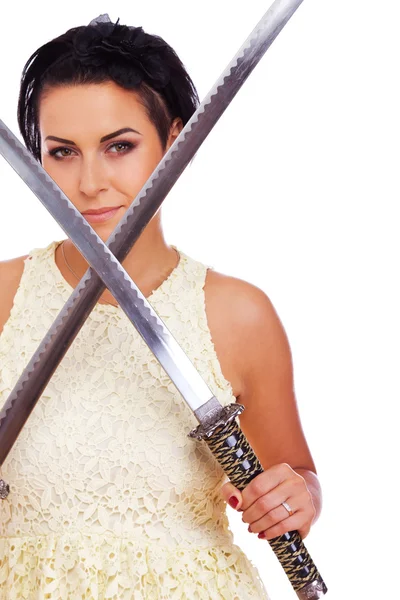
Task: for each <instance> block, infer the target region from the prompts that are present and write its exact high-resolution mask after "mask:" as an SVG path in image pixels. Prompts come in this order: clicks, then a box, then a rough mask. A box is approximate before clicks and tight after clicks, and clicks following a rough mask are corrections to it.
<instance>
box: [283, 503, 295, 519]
mask: <svg viewBox="0 0 400 600" xmlns="http://www.w3.org/2000/svg"><path fill="white" fill-rule="evenodd" d="M281 504H282V506H283V508H286V510H287V511H288V513H289V517H291V516H292V514H293V510H292V509H291V507H290V506H289V504H288V503H287V502H281Z"/></svg>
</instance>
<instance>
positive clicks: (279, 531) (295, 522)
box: [258, 511, 309, 540]
mask: <svg viewBox="0 0 400 600" xmlns="http://www.w3.org/2000/svg"><path fill="white" fill-rule="evenodd" d="M301 513H302V511H298V512H297V513H296V514H294V515H293V516H292V517H288V518H287V519H284V520H283V521H280V522H279V523H276V524H275V525H273V526H272V527H269V528H268V529H266V530H264V531H263V532H260V533H259V534H258V537H259V538H261V539H266V540H272V539H274V538H276V537H279V536H281V535H284V534H285V533H288V532H289V531H298V532H299V534H300V536H301V537H303V535H302V534H303V533H304V532H306V535H307V533H308V531H309V528H308V527H307V525H306V524H305V522H304V517H303V516H302V514H301ZM307 529H308V531H307Z"/></svg>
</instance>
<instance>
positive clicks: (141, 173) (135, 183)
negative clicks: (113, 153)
mask: <svg viewBox="0 0 400 600" xmlns="http://www.w3.org/2000/svg"><path fill="white" fill-rule="evenodd" d="M162 157H163V153H162V152H161V151H157V152H155V151H154V149H150V148H143V149H140V151H139V150H137V151H135V150H134V151H133V152H131V153H130V154H128V155H127V156H126V157H124V158H122V159H111V160H110V161H109V166H110V172H112V174H113V176H112V179H113V186H114V187H116V188H117V189H120V190H121V191H122V190H123V189H125V190H128V191H129V195H130V196H131V197H134V196H136V194H137V193H138V192H139V191H140V189H141V188H142V187H143V186H144V184H145V183H146V181H147V180H148V178H149V177H150V175H151V174H152V172H153V171H154V169H155V168H156V167H157V165H158V163H159V162H160V160H161V159H162ZM110 163H111V165H110Z"/></svg>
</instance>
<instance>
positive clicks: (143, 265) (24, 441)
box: [0, 19, 321, 600]
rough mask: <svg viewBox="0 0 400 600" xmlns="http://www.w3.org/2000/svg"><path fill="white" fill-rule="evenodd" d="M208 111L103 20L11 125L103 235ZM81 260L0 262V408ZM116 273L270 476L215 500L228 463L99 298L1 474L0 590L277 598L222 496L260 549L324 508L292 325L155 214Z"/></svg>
mask: <svg viewBox="0 0 400 600" xmlns="http://www.w3.org/2000/svg"><path fill="white" fill-rule="evenodd" d="M197 104H198V98H197V93H196V90H195V88H194V86H193V83H192V81H191V79H190V77H189V76H188V74H187V73H186V71H185V69H184V67H183V65H182V63H181V62H180V60H179V58H178V57H177V56H176V54H175V52H174V51H173V50H172V49H171V48H170V47H169V46H168V45H167V44H166V43H165V42H164V41H163V40H161V39H160V38H158V37H156V36H151V35H148V34H145V33H144V32H143V31H142V29H141V28H130V27H126V26H121V25H119V24H118V23H117V24H113V23H111V22H107V20H106V19H99V20H95V21H93V22H92V23H91V24H90V25H89V26H87V27H78V28H76V29H72V30H70V31H68V32H66V33H65V34H64V35H62V36H60V37H59V38H56V39H55V40H52V41H51V42H49V43H48V44H45V45H44V46H43V47H41V48H40V49H39V50H37V52H35V53H34V55H33V56H32V57H31V58H30V59H29V61H28V62H27V64H26V66H25V69H24V73H23V77H22V82H21V91H20V98H19V107H18V117H19V125H20V129H21V133H22V135H23V137H24V140H25V143H26V145H27V148H28V149H29V150H30V151H31V152H32V154H33V155H34V156H35V157H36V158H37V159H38V160H40V161H41V162H42V164H43V167H44V168H45V169H46V171H47V172H48V173H49V175H50V176H51V177H52V178H53V179H54V180H55V181H56V182H57V184H58V185H59V186H60V187H61V188H62V190H63V191H64V192H65V193H66V195H67V196H68V197H69V198H70V200H71V201H72V202H73V204H74V205H75V206H76V208H77V209H78V210H79V211H80V212H81V213H82V214H83V215H84V217H85V218H86V219H87V221H88V222H89V223H90V224H91V226H92V227H93V228H94V229H95V231H96V232H97V233H98V235H99V236H100V237H101V238H102V239H103V240H104V241H105V240H107V238H108V237H109V235H110V234H111V232H112V231H113V229H114V228H115V226H116V225H117V223H118V221H119V220H120V219H121V217H122V216H123V214H124V212H125V211H126V210H127V209H128V207H129V205H130V203H131V202H132V199H133V198H135V196H136V195H137V193H138V192H139V190H140V189H141V187H142V186H143V184H144V183H145V181H146V180H147V179H148V177H149V176H150V174H151V173H152V171H153V170H154V168H155V167H156V165H157V164H158V162H159V161H160V159H161V158H162V156H163V155H164V153H165V152H166V151H167V150H168V148H169V147H170V146H171V145H172V144H173V142H174V141H175V139H176V138H177V136H178V135H179V132H180V130H181V129H182V127H183V126H184V124H185V123H186V122H187V121H188V120H189V118H190V116H191V115H192V113H193V112H194V110H195V109H196V106H197ZM87 266H88V265H87V263H86V261H85V260H84V258H83V257H82V255H81V254H80V253H79V251H78V250H77V249H76V248H75V246H74V245H73V243H72V242H71V241H70V240H68V239H67V240H64V241H62V242H52V243H51V244H49V246H47V247H46V248H41V249H35V250H33V251H31V252H30V253H29V255H27V256H24V257H19V258H16V259H13V260H10V261H6V262H3V263H0V279H1V283H2V285H1V292H0V330H2V334H1V337H0V384H1V386H0V400H1V404H2V403H3V402H4V401H5V400H6V398H7V396H8V394H9V393H10V391H11V389H12V388H13V385H14V384H15V382H16V380H17V379H18V376H19V375H20V373H21V371H22V370H23V368H24V367H25V366H26V364H27V362H28V361H29V359H30V357H31V356H32V354H33V353H34V351H35V350H36V348H37V345H38V344H39V342H40V341H41V339H42V338H43V337H44V335H45V333H46V332H47V330H48V328H49V327H50V325H51V323H52V322H53V320H54V319H55V317H56V316H57V314H58V312H59V311H60V310H61V309H62V307H63V305H64V303H65V302H66V301H67V299H68V297H69V295H70V293H71V292H72V289H73V288H74V287H75V286H76V285H77V283H78V282H79V280H80V278H81V277H82V275H83V274H84V272H85V271H86V269H87ZM124 267H125V269H126V270H127V272H128V273H129V275H130V276H131V277H132V279H133V280H134V281H135V283H136V284H137V285H138V287H139V288H140V289H141V291H142V292H143V293H144V295H145V296H146V297H148V298H149V300H150V302H151V304H152V305H153V307H154V308H155V310H156V311H157V313H158V314H159V315H160V317H161V318H162V319H163V320H164V321H165V323H166V325H167V326H168V328H169V329H170V330H171V332H172V334H173V335H174V336H175V337H176V339H177V340H178V342H179V343H180V344H181V346H182V347H183V349H184V350H185V352H186V353H187V354H188V356H189V357H190V358H191V360H192V362H193V363H194V365H195V366H196V368H197V369H198V371H199V372H200V373H201V375H202V376H203V377H204V379H205V380H206V381H207V383H208V385H209V386H210V388H211V389H212V390H213V392H214V393H215V395H216V396H217V398H218V399H219V400H220V401H221V403H222V404H228V403H230V402H233V401H235V400H236V399H238V400H239V401H240V402H241V403H242V404H244V405H245V408H246V410H245V411H244V413H243V415H242V416H241V419H240V422H241V427H242V429H243V431H244V433H245V435H246V436H247V438H248V440H249V442H250V444H251V445H252V447H253V448H254V450H255V452H256V454H257V455H258V457H259V459H260V461H261V463H262V465H263V467H264V469H265V472H264V473H263V474H261V475H259V476H258V477H256V478H255V479H254V480H253V481H252V482H251V483H250V484H249V485H248V486H247V487H246V489H245V490H244V491H243V492H242V493H240V492H239V490H237V489H236V488H235V487H234V486H233V485H231V484H230V483H226V484H225V485H223V486H222V489H221V484H222V482H223V479H224V475H223V472H222V470H221V468H220V467H219V465H218V464H217V463H216V461H215V459H214V458H213V456H212V455H211V454H210V452H209V451H208V449H207V448H206V447H204V446H203V445H202V444H197V443H194V442H193V441H192V440H190V439H188V438H187V434H188V432H189V431H190V429H192V428H193V426H195V425H196V422H195V419H194V417H193V415H192V413H191V412H190V410H189V409H188V408H187V407H186V405H185V403H184V402H183V401H182V399H181V397H180V396H179V394H178V392H177V391H176V389H175V387H174V385H173V384H172V383H171V382H170V380H169V379H168V377H167V376H166V374H165V373H164V371H163V370H162V368H161V367H160V365H159V364H158V363H157V361H156V360H155V358H154V357H153V355H152V354H151V352H150V351H149V350H148V348H147V347H146V345H145V344H144V342H143V341H142V339H141V338H140V336H139V335H138V334H137V333H136V331H135V330H134V328H133V327H132V325H131V324H130V322H129V321H128V319H127V317H126V316H125V315H124V313H123V312H122V310H121V309H120V308H119V307H118V305H117V303H116V301H115V299H114V297H113V296H112V294H111V293H110V292H109V291H108V290H106V291H105V292H104V293H103V294H102V296H101V299H100V300H99V302H98V304H97V305H96V307H95V309H94V310H93V311H92V313H91V314H90V316H89V318H88V319H87V321H86V323H85V325H84V326H83V328H82V329H81V331H80V333H79V334H78V336H77V338H76V339H75V341H74V343H73V344H72V346H71V347H70V349H69V350H68V352H67V354H66V355H65V358H64V359H63V361H62V363H61V364H60V365H59V367H58V369H57V371H56V373H55V374H54V376H53V378H52V380H51V381H50V382H49V384H48V386H47V388H46V390H45V392H44V394H43V395H42V397H41V399H40V401H39V402H38V404H37V406H36V408H35V410H34V412H33V414H32V415H31V417H30V418H29V420H28V422H27V424H26V425H25V428H24V430H23V432H22V433H21V435H20V437H19V438H18V441H17V442H16V444H15V446H14V447H13V449H12V451H11V452H10V454H9V456H8V457H7V460H6V461H5V463H4V465H3V468H2V473H1V476H2V477H3V478H4V479H5V480H6V481H7V482H8V483H9V484H10V486H11V487H12V493H10V496H9V498H8V499H7V500H6V501H4V502H2V503H1V505H0V519H1V549H0V574H1V578H0V590H1V591H2V597H6V598H29V599H31V598H52V599H58V598H59V599H63V600H64V599H66V598H71V599H77V598H82V599H83V598H85V599H89V598H96V599H97V598H115V599H119V600H120V599H125V598H126V599H127V598H135V599H136V598H146V599H147V598H150V599H151V598H165V599H166V598H168V599H169V598H179V599H184V598H193V599H194V598H215V599H218V598H229V599H230V600H231V599H233V598H236V599H240V600H244V599H247V598H249V599H250V598H267V593H266V591H265V589H264V587H263V585H262V583H261V581H260V580H259V577H258V574H257V572H256V570H255V569H254V567H253V566H252V565H251V564H250V562H249V561H248V560H247V559H246V557H245V556H244V554H243V552H242V551H241V550H240V549H239V548H238V547H237V546H235V545H233V543H232V535H231V532H230V531H229V528H228V522H227V518H226V515H225V501H227V502H229V504H230V505H231V506H232V507H233V508H236V509H237V510H240V511H242V518H243V521H244V522H245V523H247V524H249V531H251V532H253V533H255V534H257V535H258V537H260V538H264V539H267V540H268V539H272V538H274V537H277V536H279V535H281V534H282V533H285V532H286V531H291V530H294V529H297V530H298V531H299V532H300V534H301V535H302V536H303V537H305V536H306V535H307V534H308V532H309V530H310V527H311V525H312V523H313V522H314V521H315V520H316V518H317V517H318V514H319V512H320V505H321V494H320V487H319V483H318V478H317V476H316V473H315V465H314V462H313V460H312V457H311V454H310V451H309V449H308V446H307V443H306V440H305V438H304V435H303V432H302V428H301V424H300V420H299V416H298V412H297V408H296V400H295V395H294V391H293V373H292V363H291V354H290V348H289V344H288V341H287V337H286V334H285V332H284V329H283V327H282V324H281V322H280V320H279V318H278V316H277V313H276V311H275V309H274V307H273V306H272V304H271V302H270V300H269V299H268V297H267V296H266V295H265V294H264V293H263V292H262V291H261V290H259V289H258V288H256V287H254V286H252V285H250V284H249V283H246V282H244V281H241V280H239V279H235V278H232V277H227V276H224V275H222V274H220V273H217V272H215V271H213V270H211V269H208V268H207V267H206V266H204V265H203V264H202V263H199V262H197V261H195V260H193V259H191V258H189V257H188V256H187V255H185V254H184V253H183V252H181V251H178V250H177V249H176V248H175V247H173V246H169V245H168V244H167V243H166V241H165V239H164V236H163V231H162V225H161V213H160V211H159V212H158V213H157V214H156V215H155V216H154V218H153V219H152V220H151V222H150V223H149V224H148V226H147V227H146V229H145V230H144V232H143V233H142V235H141V237H140V238H139V240H138V241H137V243H136V244H135V246H134V247H133V249H132V250H131V252H130V253H129V255H128V257H127V258H126V260H125V261H124Z"/></svg>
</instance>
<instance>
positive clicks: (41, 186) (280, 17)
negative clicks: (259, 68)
mask: <svg viewBox="0 0 400 600" xmlns="http://www.w3.org/2000/svg"><path fill="white" fill-rule="evenodd" d="M301 3H302V0H275V2H274V4H273V5H272V6H271V7H270V9H269V10H268V11H267V13H266V14H265V15H264V17H263V18H262V19H261V21H260V22H259V23H258V25H257V26H256V28H255V29H254V30H253V32H252V33H251V34H250V36H249V38H248V39H247V40H246V42H245V43H244V44H243V46H242V47H241V48H240V49H239V51H238V53H237V54H236V55H235V57H234V58H233V60H232V61H231V62H230V64H229V65H228V67H227V68H226V69H225V71H224V72H223V74H222V75H221V77H220V78H219V79H218V81H217V82H216V84H215V85H214V86H213V88H212V90H211V91H210V92H209V94H208V95H207V96H206V98H205V100H204V101H203V102H202V103H201V105H200V106H199V108H198V109H197V111H196V112H195V113H194V115H193V116H192V118H191V119H190V121H189V122H188V123H187V125H186V126H185V128H184V129H183V130H182V132H181V134H180V136H179V137H178V139H177V140H176V142H175V144H174V145H173V146H172V147H171V148H170V150H169V151H168V152H167V153H166V155H165V156H164V158H163V159H162V161H161V162H160V163H159V165H158V167H157V168H156V169H155V171H154V172H153V174H152V175H151V177H150V178H149V180H148V181H147V183H146V184H145V185H144V187H143V188H142V190H141V191H140V192H139V194H138V196H137V197H136V198H135V200H134V202H133V203H132V205H131V206H130V208H129V210H128V211H127V212H126V214H125V216H124V218H123V219H122V220H121V221H120V223H119V224H118V226H117V228H116V229H115V231H114V232H113V234H112V235H111V236H110V238H109V240H108V241H107V243H108V245H109V248H108V247H107V245H105V244H104V243H103V241H102V240H101V239H100V238H99V237H98V236H97V234H96V233H95V232H94V230H93V229H92V228H91V227H90V225H89V224H88V223H87V221H86V220H85V219H84V218H83V217H82V215H81V214H80V213H79V212H78V211H77V210H76V209H75V207H74V206H73V204H72V203H71V202H70V201H69V200H68V198H67V197H66V196H65V194H64V193H63V192H62V191H61V190H60V188H58V186H57V185H56V184H55V182H54V181H53V180H52V179H51V178H50V177H49V176H48V175H47V173H46V172H45V171H44V170H43V169H42V167H41V166H40V164H39V163H38V162H37V161H35V160H34V159H33V157H32V156H31V154H30V153H29V152H28V151H27V150H26V149H25V148H24V146H23V145H22V144H21V143H20V142H19V141H18V140H17V138H16V137H15V136H14V135H13V134H12V133H11V131H10V130H9V129H8V128H7V127H6V126H5V125H4V123H3V122H2V121H0V153H1V154H2V155H3V157H4V158H5V159H6V160H7V162H9V164H10V165H11V166H12V167H13V168H14V169H15V171H16V172H17V173H18V175H19V176H20V177H21V178H22V179H23V180H24V181H25V183H26V184H27V185H28V186H29V187H30V188H31V189H32V191H33V192H34V193H35V195H36V196H37V197H38V198H39V199H40V201H41V202H42V203H43V204H44V205H45V207H46V208H47V210H48V211H49V212H50V213H51V214H52V216H53V217H54V218H55V219H56V221H57V222H58V223H59V224H60V226H61V227H62V228H63V229H64V231H65V233H66V234H67V235H68V237H70V238H71V240H72V241H73V243H74V245H75V246H76V247H77V248H78V249H79V251H80V252H81V254H82V255H83V256H84V257H85V259H86V260H87V262H88V263H89V264H90V265H91V268H89V269H88V270H87V272H86V273H85V275H84V276H83V278H82V279H81V281H80V283H79V285H78V286H77V287H76V288H75V290H74V292H73V293H72V294H71V297H70V298H69V300H68V301H67V303H66V304H65V306H64V308H63V309H62V311H61V312H60V314H59V315H58V317H57V318H56V320H55V321H54V323H53V325H52V327H51V328H50V330H49V331H48V333H47V334H46V336H45V338H44V339H43V341H42V342H41V344H40V346H39V348H38V349H37V351H36V352H35V354H34V355H33V357H32V358H31V360H30V362H29V364H28V365H27V367H26V368H25V370H24V372H23V374H22V375H21V377H20V378H19V380H18V382H17V384H16V386H15V387H14V389H13V391H12V392H11V394H10V396H9V398H8V399H7V401H6V403H5V405H4V407H3V409H2V411H1V412H0V464H3V462H4V460H5V458H6V456H7V455H8V452H9V451H10V449H11V448H12V446H13V444H14V442H15V440H16V438H17V437H18V434H19V432H20V431H21V429H22V427H23V425H24V424H25V422H26V420H27V418H28V417H29V414H30V413H31V411H32V410H33V408H34V406H35V404H36V402H37V400H38V399H39V397H40V395H41V393H42V391H43V390H44V388H45V387H46V385H47V383H48V381H49V379H50V378H51V376H52V374H53V373H54V371H55V369H56V368H57V366H58V364H59V362H60V361H61V360H62V358H63V356H64V355H65V353H66V351H67V349H68V348H69V346H70V345H71V343H72V341H73V340H74V338H75V337H76V335H77V334H78V332H79V330H80V328H81V327H82V325H83V323H84V322H85V320H86V318H87V317H88V315H89V314H90V312H91V310H92V308H93V307H94V305H95V304H96V302H97V300H98V298H99V297H100V295H101V294H102V292H103V290H104V289H105V287H107V288H108V289H109V290H110V291H111V292H112V294H113V295H114V297H115V298H116V300H117V301H118V303H119V304H120V306H121V308H122V309H123V310H124V312H125V313H126V315H127V316H128V318H129V319H130V321H131V322H132V323H133V325H134V326H135V328H136V329H137V331H138V333H139V334H140V335H141V336H142V338H143V339H144V341H145V342H146V344H147V345H148V346H149V348H150V350H151V351H152V352H153V353H154V355H155V356H156V358H157V360H158V361H159V362H160V364H161V365H162V366H163V368H164V369H165V371H166V372H167V374H168V375H169V377H170V378H171V380H172V381H173V383H174V384H175V386H176V387H177V389H178V391H179V392H180V393H181V395H182V396H183V399H184V400H185V401H186V402H187V404H188V405H189V407H190V408H191V410H192V411H193V413H194V415H195V416H196V418H197V420H198V421H199V423H200V425H199V426H198V427H197V428H196V429H195V430H194V431H192V432H191V433H190V434H189V435H190V436H191V437H195V438H197V439H204V440H205V441H206V442H207V443H208V445H209V447H210V449H211V450H212V452H213V453H214V455H215V456H216V458H217V460H219V462H220V463H221V465H222V467H223V468H224V469H225V471H226V473H227V474H228V476H229V477H230V479H231V481H232V482H233V483H234V484H235V485H237V486H238V487H239V489H243V488H244V487H245V486H246V485H247V484H248V483H249V482H250V481H251V479H253V478H254V477H255V476H257V475H258V474H260V473H261V472H262V467H261V464H260V463H259V461H258V459H257V457H256V456H255V455H254V452H253V451H252V449H251V447H250V446H249V444H248V442H247V440H246V438H245V437H244V436H243V434H242V432H241V431H240V428H239V427H238V425H237V423H236V421H235V417H236V416H237V415H238V414H239V413H240V412H241V411H242V410H243V407H242V406H240V405H238V404H234V405H231V406H230V407H225V408H223V407H222V406H221V404H220V403H219V401H218V400H217V399H216V398H215V396H214V395H213V393H212V391H211V390H210V389H209V387H208V386H207V384H206V383H205V381H204V380H203V379H202V377H201V376H200V375H199V373H198V372H197V370H196V369H195V367H194V366H193V364H192V363H191V361H190V360H189V358H188V357H187V356H186V354H185V353H184V352H183V350H182V349H181V348H180V346H179V345H178V343H177V342H176V340H175V339H174V338H173V336H172V335H171V333H170V332H169V331H168V329H167V328H166V327H165V325H164V323H163V322H162V321H161V319H160V318H159V317H158V315H157V314H156V312H155V311H154V310H153V309H152V307H151V305H150V304H149V303H148V302H147V300H146V298H145V297H144V296H143V294H142V293H141V292H140V290H139V289H138V288H137V286H136V285H135V283H134V282H133V281H132V279H131V278H130V277H129V275H128V274H127V273H126V271H125V270H124V269H123V267H122V266H121V264H120V263H121V262H122V261H123V260H124V258H125V257H126V256H127V254H128V252H129V251H130V249H131V248H132V246H133V244H134V243H135V242H136V240H137V238H138V237H139V236H140V234H141V232H142V231H143V229H144V227H145V226H146V225H147V223H148V222H149V221H150V219H151V218H152V216H153V215H154V214H155V212H156V211H157V210H158V208H159V207H160V205H161V203H162V202H163V200H164V198H165V197H166V195H167V194H168V192H169V191H170V190H171V188H172V187H173V185H174V183H175V182H176V180H177V179H178V178H179V176H180V175H181V173H182V172H183V170H184V169H185V167H186V166H187V164H188V163H189V162H190V160H191V159H192V158H193V156H194V155H195V153H196V151H197V149H198V148H199V147H200V145H201V143H202V142H203V141H204V139H205V138H206V136H207V135H208V133H209V132H210V131H211V129H212V127H213V126H214V124H215V123H216V122H217V120H218V119H219V118H220V116H221V115H222V113H223V112H224V110H225V109H226V107H227V106H228V105H229V103H230V101H231V100H232V98H233V97H234V96H235V95H236V93H237V92H238V90H239V89H240V87H241V86H242V84H243V82H244V81H245V80H246V79H247V77H248V76H249V75H250V73H251V71H252V70H253V69H254V67H255V66H256V64H257V63H258V62H259V60H260V59H261V58H262V56H263V55H264V53H265V52H266V50H267V49H268V48H269V46H270V45H271V43H272V42H273V41H274V39H275V38H276V37H277V35H278V34H279V32H280V31H281V30H282V28H283V27H284V25H285V24H286V23H287V22H288V20H289V19H290V17H291V16H292V15H293V14H294V12H295V11H296V9H297V8H298V7H299V5H300V4H301ZM221 449H222V455H221ZM227 458H228V460H227ZM8 492H9V488H8V485H7V484H6V483H5V482H3V481H0V497H3V498H5V497H7V495H8ZM270 543H271V546H272V548H273V550H274V551H275V553H276V555H277V557H278V559H279V560H280V562H281V564H282V566H283V568H284V569H285V571H286V573H287V575H288V577H289V580H290V581H291V583H292V585H293V587H294V589H295V591H296V592H297V595H298V597H299V598H308V599H313V598H320V597H321V596H322V595H323V594H324V593H326V591H327V588H326V586H325V584H324V582H323V580H322V578H321V576H320V575H319V573H318V571H317V569H316V567H315V565H314V563H313V561H312V559H311V557H310V556H309V554H308V552H307V550H306V548H305V546H304V544H303V542H302V540H301V538H300V536H299V534H298V533H297V532H289V533H287V534H285V535H284V536H280V537H279V538H275V540H272V542H270Z"/></svg>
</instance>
